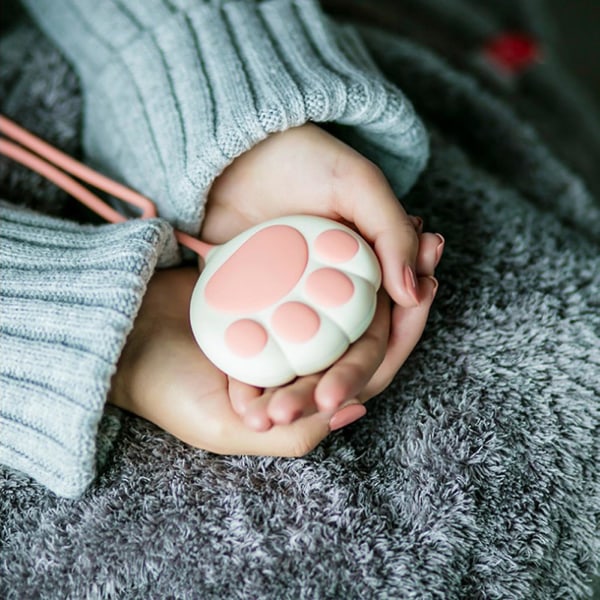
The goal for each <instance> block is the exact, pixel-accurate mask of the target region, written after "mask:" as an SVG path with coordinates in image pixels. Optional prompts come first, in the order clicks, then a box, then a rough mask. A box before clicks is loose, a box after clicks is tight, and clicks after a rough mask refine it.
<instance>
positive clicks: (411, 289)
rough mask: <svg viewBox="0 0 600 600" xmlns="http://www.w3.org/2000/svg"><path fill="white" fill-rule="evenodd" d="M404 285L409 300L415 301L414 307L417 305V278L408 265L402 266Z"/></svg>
mask: <svg viewBox="0 0 600 600" xmlns="http://www.w3.org/2000/svg"><path fill="white" fill-rule="evenodd" d="M404 285H405V287H406V289H407V290H408V293H409V294H410V296H411V298H412V299H413V300H414V301H415V305H418V304H419V292H418V291H417V277H416V276H415V272H414V271H413V269H412V267H411V266H410V265H405V266H404Z"/></svg>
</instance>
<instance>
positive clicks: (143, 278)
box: [0, 204, 174, 496]
mask: <svg viewBox="0 0 600 600" xmlns="http://www.w3.org/2000/svg"><path fill="white" fill-rule="evenodd" d="M0 223H1V228H0V263H1V264H2V286H1V288H0V339H1V342H2V352H3V355H4V359H3V361H2V365H1V367H0V431H1V432H2V435H1V436H0V462H1V463H3V464H6V465H9V466H11V467H14V468H16V469H19V470H22V471H25V472H27V473H29V474H30V475H31V476H33V477H35V478H36V479H37V480H38V481H40V482H41V483H43V484H44V485H47V486H48V487H50V488H51V489H53V490H54V491H55V492H56V493H58V494H61V495H64V496H78V495H80V494H82V493H83V491H84V490H85V488H86V487H87V486H88V485H89V484H90V482H91V481H92V480H93V478H94V476H95V474H96V469H95V466H96V436H97V429H98V423H99V421H100V418H101V416H102V411H103V408H104V403H105V402H106V396H107V393H108V389H109V385H110V379H111V376H112V375H113V373H114V371H115V365H116V362H117V360H118V357H119V355H120V353H121V349H122V347H123V344H124V341H125V338H126V335H127V333H128V332H129V330H130V328H131V324H132V322H133V318H134V317H135V315H136V313H137V310H138V308H139V305H140V303H141V298H142V296H143V292H144V289H145V285H146V282H147V280H148V278H149V277H150V275H151V273H152V271H153V269H154V265H155V264H156V262H157V260H158V257H159V256H160V255H161V254H163V252H164V250H165V247H166V246H167V244H168V243H169V242H170V241H171V240H172V236H171V234H170V227H169V226H168V225H167V224H166V223H165V222H162V221H157V220H154V221H144V222H140V221H135V222H129V223H127V224H125V225H119V226H105V227H99V228H96V227H85V226H79V225H75V224H72V223H67V222H64V221H58V220H55V219H50V218H47V217H40V216H38V215H35V214H33V213H30V212H26V211H23V210H15V209H14V208H11V207H10V205H7V204H1V205H0ZM170 250H171V253H173V250H174V248H173V244H172V243H171V248H170ZM165 255H166V253H165ZM9 357H10V358H11V359H10V360H9Z"/></svg>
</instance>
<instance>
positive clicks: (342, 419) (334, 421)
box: [329, 404, 367, 431]
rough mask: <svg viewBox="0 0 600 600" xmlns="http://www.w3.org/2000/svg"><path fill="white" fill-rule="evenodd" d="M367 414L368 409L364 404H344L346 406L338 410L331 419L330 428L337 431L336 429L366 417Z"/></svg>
mask: <svg viewBox="0 0 600 600" xmlns="http://www.w3.org/2000/svg"><path fill="white" fill-rule="evenodd" d="M366 414H367V409H366V408H365V407H364V405H363V404H350V405H349V406H344V408H342V409H340V410H338V411H337V412H336V413H335V414H334V415H333V416H332V417H331V419H330V420H329V429H331V431H335V430H336V429H341V428H342V427H346V425H350V423H354V421H358V419H360V418H361V417H364V416H365V415H366Z"/></svg>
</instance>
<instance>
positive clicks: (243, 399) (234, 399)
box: [227, 377, 262, 416]
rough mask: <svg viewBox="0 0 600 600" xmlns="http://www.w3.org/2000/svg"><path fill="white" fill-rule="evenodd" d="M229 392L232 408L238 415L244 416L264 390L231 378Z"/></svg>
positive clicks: (228, 384) (228, 385)
mask: <svg viewBox="0 0 600 600" xmlns="http://www.w3.org/2000/svg"><path fill="white" fill-rule="evenodd" d="M227 392H228V394H229V399H230V401H231V407H232V408H233V410H234V411H235V412H236V413H237V414H238V415H240V416H243V415H244V414H245V413H246V411H247V410H248V408H249V407H250V406H251V405H252V403H253V402H254V401H255V400H256V399H257V398H258V397H259V396H260V395H261V393H262V389H261V388H258V387H255V386H253V385H248V384H247V383H243V382H242V381H239V380H238V379H234V378H233V377H229V378H228V383H227Z"/></svg>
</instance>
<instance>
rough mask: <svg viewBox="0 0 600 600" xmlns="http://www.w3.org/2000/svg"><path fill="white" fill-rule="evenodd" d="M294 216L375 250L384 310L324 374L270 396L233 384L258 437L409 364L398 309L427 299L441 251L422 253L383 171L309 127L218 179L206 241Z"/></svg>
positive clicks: (378, 387)
mask: <svg viewBox="0 0 600 600" xmlns="http://www.w3.org/2000/svg"><path fill="white" fill-rule="evenodd" d="M292 214H309V215H319V216H324V217H328V218H331V219H334V220H338V221H342V222H344V223H346V224H347V225H349V226H350V227H352V228H354V229H356V230H358V231H359V232H360V233H361V234H362V236H363V237H364V238H365V239H366V240H367V241H369V242H370V243H371V244H372V246H373V248H374V249H375V252H376V254H377V257H378V259H379V262H380V264H381V266H382V271H383V287H384V290H385V292H386V293H385V294H381V295H380V305H381V304H384V305H385V309H384V308H383V307H382V306H379V308H378V311H377V315H376V318H375V320H374V322H373V324H372V326H371V328H370V329H369V330H368V331H367V332H366V333H365V334H364V335H363V337H362V338H361V339H360V340H359V341H357V342H355V344H354V345H353V346H352V347H351V349H350V350H349V352H348V353H347V354H346V355H345V356H344V357H342V358H341V359H340V360H339V361H338V362H337V363H336V364H335V365H334V366H333V367H332V368H330V369H329V370H328V371H326V372H325V373H324V374H321V375H319V376H316V377H310V378H305V377H302V378H299V379H297V380H296V381H294V382H293V383H292V384H290V385H287V386H283V387H280V388H277V389H273V390H261V389H259V388H255V387H252V386H248V385H246V384H243V383H240V382H234V381H232V383H231V385H230V395H231V400H232V403H233V407H234V410H235V411H236V412H238V413H239V414H240V415H242V416H243V417H244V419H245V421H246V424H247V425H248V426H249V427H252V428H253V429H256V430H265V429H268V428H269V427H270V426H271V425H272V424H274V423H275V424H285V423H290V422H291V421H293V420H294V419H296V418H298V417H299V416H302V415H306V414H310V413H312V412H314V410H316V409H318V410H322V411H323V410H324V411H331V410H335V409H336V408H337V407H339V406H341V405H342V404H343V403H344V402H348V401H350V400H352V399H356V398H361V399H367V398H369V397H372V396H373V395H375V394H377V393H379V392H380V391H382V390H383V389H384V388H385V387H386V386H387V385H388V384H389V382H390V381H391V379H392V377H393V376H394V375H395V374H396V372H397V371H398V369H399V368H400V366H401V364H402V363H403V362H404V358H405V357H404V354H403V351H402V350H401V349H400V348H399V347H398V343H399V341H400V338H401V330H400V322H401V320H402V319H401V318H400V317H399V314H400V313H402V314H404V313H403V311H402V310H401V309H404V308H409V307H416V306H417V305H418V304H419V302H420V301H421V300H423V299H424V300H425V301H427V298H426V297H424V298H423V297H422V296H421V292H420V290H419V287H418V282H417V277H416V274H417V273H419V274H422V275H431V274H433V269H434V264H435V263H436V262H437V260H439V257H440V255H441V251H442V249H443V239H442V238H440V237H438V236H435V235H434V234H425V235H424V236H422V239H423V240H424V242H425V246H424V248H423V249H422V252H420V253H419V237H418V236H419V226H418V222H417V226H416V227H415V219H414V218H411V217H409V216H408V215H407V214H406V212H405V211H404V209H403V208H402V206H401V204H400V203H399V202H398V199H397V198H396V197H395V195H394V193H393V191H392V190H391V188H390V186H389V184H388V182H387V180H386V179H385V177H384V176H383V174H382V173H381V171H380V170H379V169H378V168H377V167H376V166H375V165H373V164H372V163H371V162H369V161H368V160H367V159H366V158H364V157H363V156H362V155H360V154H359V153H358V152H356V151H355V150H353V149H352V148H350V147H349V146H347V145H346V144H344V143H343V142H341V141H339V140H338V139H336V138H335V137H333V136H331V135H330V134H328V133H326V132H325V131H323V130H322V129H320V128H319V127H317V126H316V125H312V124H308V125H304V126H302V127H298V128H295V129H290V130H288V131H285V132H283V133H278V134H275V135H272V136H270V137H269V138H267V139H266V140H265V141H263V142H262V143H260V144H258V145H257V146H255V147H254V148H253V149H252V150H250V151H249V152H247V153H246V154H244V155H242V156H240V157H239V158H237V159H236V160H235V161H234V162H233V163H232V164H231V165H230V166H229V167H228V168H227V169H226V170H225V171H224V172H223V173H222V175H221V176H220V177H219V178H217V180H216V181H215V183H214V184H213V186H212V188H211V191H210V195H209V199H208V203H207V212H206V217H205V220H204V225H203V228H202V238H203V239H204V240H205V241H207V242H211V243H215V244H221V243H223V242H225V241H227V240H229V239H231V238H232V237H233V236H235V235H237V234H238V233H240V232H241V231H244V230H245V229H248V228H249V227H251V226H253V225H256V224H258V223H262V222H264V221H266V220H268V219H272V218H275V217H279V216H284V215H292ZM419 254H420V261H419V260H418V258H419ZM427 263H428V264H427ZM388 297H389V298H391V300H392V303H391V306H390V302H389V298H388ZM384 332H385V333H386V334H385V335H384ZM374 333H376V335H373V334H374ZM415 342H416V340H415ZM413 345H414V344H413Z"/></svg>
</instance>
